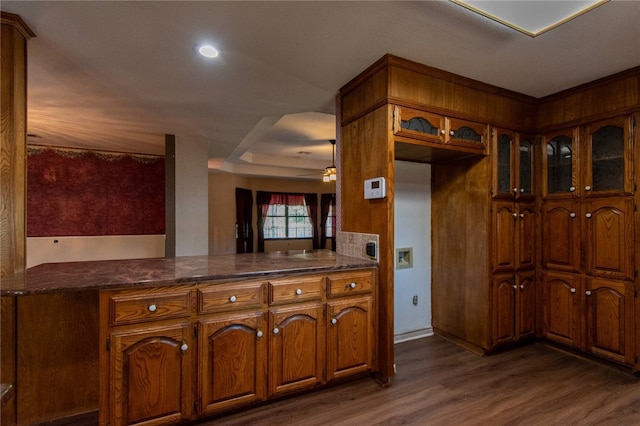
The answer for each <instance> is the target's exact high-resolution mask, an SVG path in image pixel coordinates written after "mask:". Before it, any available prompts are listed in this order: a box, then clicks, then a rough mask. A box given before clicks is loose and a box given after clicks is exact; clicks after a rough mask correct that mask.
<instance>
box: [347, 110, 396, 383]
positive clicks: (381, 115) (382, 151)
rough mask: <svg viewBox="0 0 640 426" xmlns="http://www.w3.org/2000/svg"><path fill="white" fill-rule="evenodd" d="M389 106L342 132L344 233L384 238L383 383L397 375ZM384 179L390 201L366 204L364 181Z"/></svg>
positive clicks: (380, 346)
mask: <svg viewBox="0 0 640 426" xmlns="http://www.w3.org/2000/svg"><path fill="white" fill-rule="evenodd" d="M390 120H391V106H390V105H385V106H384V107H382V108H378V109H377V110H375V111H373V112H371V113H369V114H367V115H366V116H364V117H362V118H360V119H358V120H356V121H353V122H351V123H350V124H348V125H347V126H344V127H343V128H342V140H341V159H340V162H341V164H343V165H348V166H344V167H342V168H341V169H340V173H341V175H342V177H341V182H342V186H341V193H340V197H341V198H340V203H341V208H342V211H341V220H342V228H341V230H342V231H347V232H363V233H373V234H379V235H380V247H379V262H380V268H379V287H378V289H379V291H378V304H377V309H378V314H379V315H378V330H379V335H378V363H379V367H380V372H381V375H382V376H383V377H392V376H393V375H394V373H393V362H394V361H393V359H394V358H393V203H392V201H391V200H393V180H394V176H393V162H394V153H393V145H391V146H390V144H389V141H390V140H392V138H391V136H392V135H391V134H390V130H389V129H391V125H390ZM378 176H384V177H385V178H386V180H387V198H384V199H378V200H365V199H364V180H365V179H369V178H373V177H378Z"/></svg>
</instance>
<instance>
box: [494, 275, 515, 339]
mask: <svg viewBox="0 0 640 426" xmlns="http://www.w3.org/2000/svg"><path fill="white" fill-rule="evenodd" d="M515 290H516V285H515V279H514V276H513V274H506V275H501V276H497V277H494V278H493V290H492V301H491V312H492V320H493V321H492V323H493V327H492V328H493V344H494V346H497V345H502V344H508V343H512V342H513V341H515V340H516V327H515V321H516V305H515V300H516V297H515Z"/></svg>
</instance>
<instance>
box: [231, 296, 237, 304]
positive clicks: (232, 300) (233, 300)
mask: <svg viewBox="0 0 640 426" xmlns="http://www.w3.org/2000/svg"><path fill="white" fill-rule="evenodd" d="M236 300H238V299H237V298H236V297H235V296H231V297H230V298H229V302H231V303H233V302H235V301H236Z"/></svg>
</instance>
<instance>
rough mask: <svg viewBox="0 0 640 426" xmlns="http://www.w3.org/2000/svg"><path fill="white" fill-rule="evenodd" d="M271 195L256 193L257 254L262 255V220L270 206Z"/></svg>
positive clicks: (262, 192) (261, 192) (268, 193)
mask: <svg viewBox="0 0 640 426" xmlns="http://www.w3.org/2000/svg"><path fill="white" fill-rule="evenodd" d="M272 195H273V193H272V192H264V191H258V192H257V193H256V204H257V205H258V253H264V218H265V217H266V216H267V211H268V210H269V206H270V205H271V204H272V202H271V198H272ZM273 204H275V203H273Z"/></svg>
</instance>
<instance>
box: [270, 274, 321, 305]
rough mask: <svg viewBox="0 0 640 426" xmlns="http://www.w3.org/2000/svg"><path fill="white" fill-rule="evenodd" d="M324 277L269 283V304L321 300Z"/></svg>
mask: <svg viewBox="0 0 640 426" xmlns="http://www.w3.org/2000/svg"><path fill="white" fill-rule="evenodd" d="M323 284H324V277H323V276H320V275H314V276H311V277H299V278H294V279H284V280H277V281H271V282H269V304H270V305H274V304H278V303H291V302H300V301H306V300H318V299H321V298H322V287H323V286H322V285H323Z"/></svg>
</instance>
